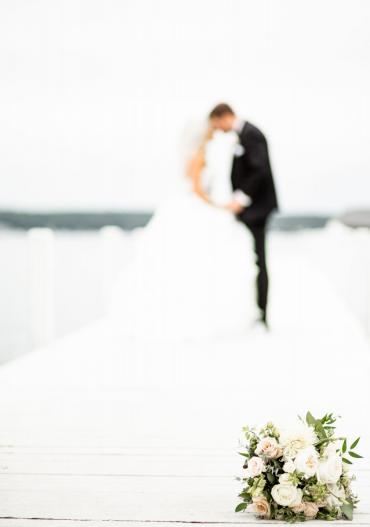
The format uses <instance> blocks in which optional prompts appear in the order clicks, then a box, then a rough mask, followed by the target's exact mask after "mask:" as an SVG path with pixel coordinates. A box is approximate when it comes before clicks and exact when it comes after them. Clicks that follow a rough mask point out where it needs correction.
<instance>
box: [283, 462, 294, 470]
mask: <svg viewBox="0 0 370 527" xmlns="http://www.w3.org/2000/svg"><path fill="white" fill-rule="evenodd" d="M283 470H284V472H289V473H291V472H294V471H295V464H294V461H292V460H291V459H288V461H286V462H285V463H284V465H283Z"/></svg>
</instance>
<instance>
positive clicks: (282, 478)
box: [279, 474, 292, 485]
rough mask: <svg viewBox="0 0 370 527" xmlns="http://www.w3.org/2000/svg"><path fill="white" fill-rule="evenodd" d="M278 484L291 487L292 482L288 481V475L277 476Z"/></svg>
mask: <svg viewBox="0 0 370 527" xmlns="http://www.w3.org/2000/svg"><path fill="white" fill-rule="evenodd" d="M279 483H281V484H282V485H292V482H291V480H290V474H282V475H281V476H279Z"/></svg>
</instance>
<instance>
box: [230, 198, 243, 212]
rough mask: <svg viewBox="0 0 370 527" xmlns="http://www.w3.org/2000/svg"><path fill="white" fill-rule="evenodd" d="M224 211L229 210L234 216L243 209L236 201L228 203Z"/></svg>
mask: <svg viewBox="0 0 370 527" xmlns="http://www.w3.org/2000/svg"><path fill="white" fill-rule="evenodd" d="M225 209H227V210H229V211H230V212H232V213H234V214H239V213H240V212H242V210H243V209H244V206H243V205H241V204H240V203H239V202H238V201H231V202H230V203H228V204H227V205H225Z"/></svg>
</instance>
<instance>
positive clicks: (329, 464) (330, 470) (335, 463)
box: [317, 454, 343, 484]
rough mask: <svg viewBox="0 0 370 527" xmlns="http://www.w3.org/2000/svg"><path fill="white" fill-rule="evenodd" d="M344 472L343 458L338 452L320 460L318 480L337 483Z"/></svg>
mask: <svg viewBox="0 0 370 527" xmlns="http://www.w3.org/2000/svg"><path fill="white" fill-rule="evenodd" d="M342 472H343V466H342V458H341V457H340V456H338V454H334V455H331V456H329V457H328V458H326V459H323V460H320V462H319V466H318V468H317V480H318V481H319V482H320V483H326V484H328V483H336V482H337V481H338V479H339V478H340V476H341V475H342Z"/></svg>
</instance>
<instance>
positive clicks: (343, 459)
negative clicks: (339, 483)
mask: <svg viewBox="0 0 370 527" xmlns="http://www.w3.org/2000/svg"><path fill="white" fill-rule="evenodd" d="M342 461H343V463H347V464H348V465H352V461H350V460H349V459H347V458H346V457H342Z"/></svg>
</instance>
